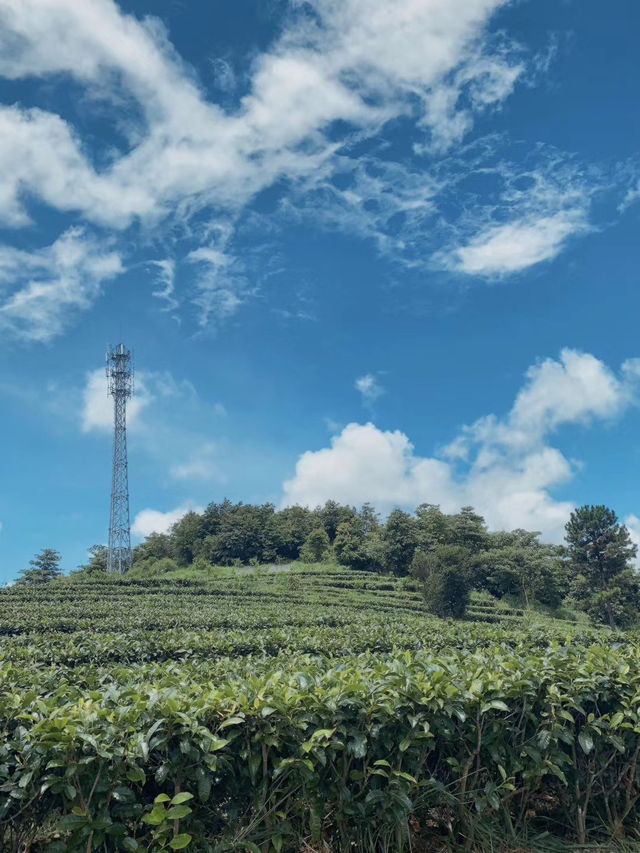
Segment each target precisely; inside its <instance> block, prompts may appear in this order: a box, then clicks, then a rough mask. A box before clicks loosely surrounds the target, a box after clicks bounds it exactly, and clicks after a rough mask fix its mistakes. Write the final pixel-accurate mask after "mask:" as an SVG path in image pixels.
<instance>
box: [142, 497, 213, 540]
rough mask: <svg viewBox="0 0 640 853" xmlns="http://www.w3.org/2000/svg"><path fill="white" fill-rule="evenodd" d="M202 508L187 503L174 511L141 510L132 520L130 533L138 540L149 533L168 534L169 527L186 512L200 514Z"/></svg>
mask: <svg viewBox="0 0 640 853" xmlns="http://www.w3.org/2000/svg"><path fill="white" fill-rule="evenodd" d="M202 511H203V510H202V507H200V506H194V505H193V504H190V503H187V504H182V506H179V507H176V509H171V510H168V511H167V512H160V511H159V510H157V509H143V510H141V511H140V512H139V513H138V514H137V515H136V517H135V518H134V520H133V524H132V525H131V533H132V534H133V536H136V537H138V538H140V539H143V538H144V537H145V536H149V535H150V534H151V533H168V532H169V531H170V530H171V527H172V526H173V525H174V524H175V523H176V521H180V519H181V518H182V517H183V516H185V515H186V514H187V513H188V512H202Z"/></svg>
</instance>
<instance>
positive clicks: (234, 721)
mask: <svg viewBox="0 0 640 853" xmlns="http://www.w3.org/2000/svg"><path fill="white" fill-rule="evenodd" d="M244 721H245V720H244V717H238V716H236V717H229V719H228V720H225V721H224V722H223V723H220V725H219V726H218V728H219V729H226V728H227V726H239V725H242V723H244Z"/></svg>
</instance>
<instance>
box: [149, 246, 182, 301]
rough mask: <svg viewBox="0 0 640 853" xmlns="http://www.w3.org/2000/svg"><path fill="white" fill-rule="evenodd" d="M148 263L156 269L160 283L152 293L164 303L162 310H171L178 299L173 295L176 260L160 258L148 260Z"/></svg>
mask: <svg viewBox="0 0 640 853" xmlns="http://www.w3.org/2000/svg"><path fill="white" fill-rule="evenodd" d="M149 265H150V266H151V267H154V268H155V269H156V270H157V281H158V284H159V285H160V289H159V290H154V291H153V293H152V295H153V296H155V297H156V298H157V299H162V300H163V301H164V302H165V303H166V305H165V306H164V308H163V310H164V311H173V310H174V309H175V308H177V307H178V300H177V299H176V298H175V295H174V294H175V286H176V262H175V261H174V260H173V259H172V258H162V259H161V260H153V261H149Z"/></svg>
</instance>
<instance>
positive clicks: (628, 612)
mask: <svg viewBox="0 0 640 853" xmlns="http://www.w3.org/2000/svg"><path fill="white" fill-rule="evenodd" d="M566 530H567V542H568V543H569V554H570V556H571V568H572V570H573V575H574V577H573V584H572V589H571V593H572V597H573V599H574V600H575V602H576V603H577V604H578V605H579V606H581V607H582V608H583V609H584V610H586V611H587V612H588V613H589V614H590V615H591V616H592V617H594V618H595V619H597V620H600V621H602V622H607V623H608V624H609V626H610V627H611V628H614V629H615V628H616V625H629V624H631V623H632V622H634V621H635V620H636V619H637V615H638V606H639V605H640V586H639V584H638V580H637V577H636V575H635V573H634V572H633V570H632V568H631V561H632V560H633V558H634V557H635V556H636V552H637V548H636V546H635V545H633V544H632V543H631V539H630V537H629V531H628V530H627V528H626V527H624V525H622V524H619V523H618V519H617V516H616V514H615V512H613V510H611V509H608V507H606V506H583V507H580V508H579V509H577V510H576V511H575V512H572V513H571V518H570V519H569V521H568V522H567V525H566Z"/></svg>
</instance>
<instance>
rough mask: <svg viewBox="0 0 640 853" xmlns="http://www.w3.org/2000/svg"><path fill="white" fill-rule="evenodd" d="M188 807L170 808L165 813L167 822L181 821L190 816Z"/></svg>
mask: <svg viewBox="0 0 640 853" xmlns="http://www.w3.org/2000/svg"><path fill="white" fill-rule="evenodd" d="M191 811H192V810H191V809H190V808H189V806H172V807H171V808H170V809H169V811H168V812H167V818H168V820H182V818H183V817H186V816H187V815H188V814H191Z"/></svg>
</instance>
